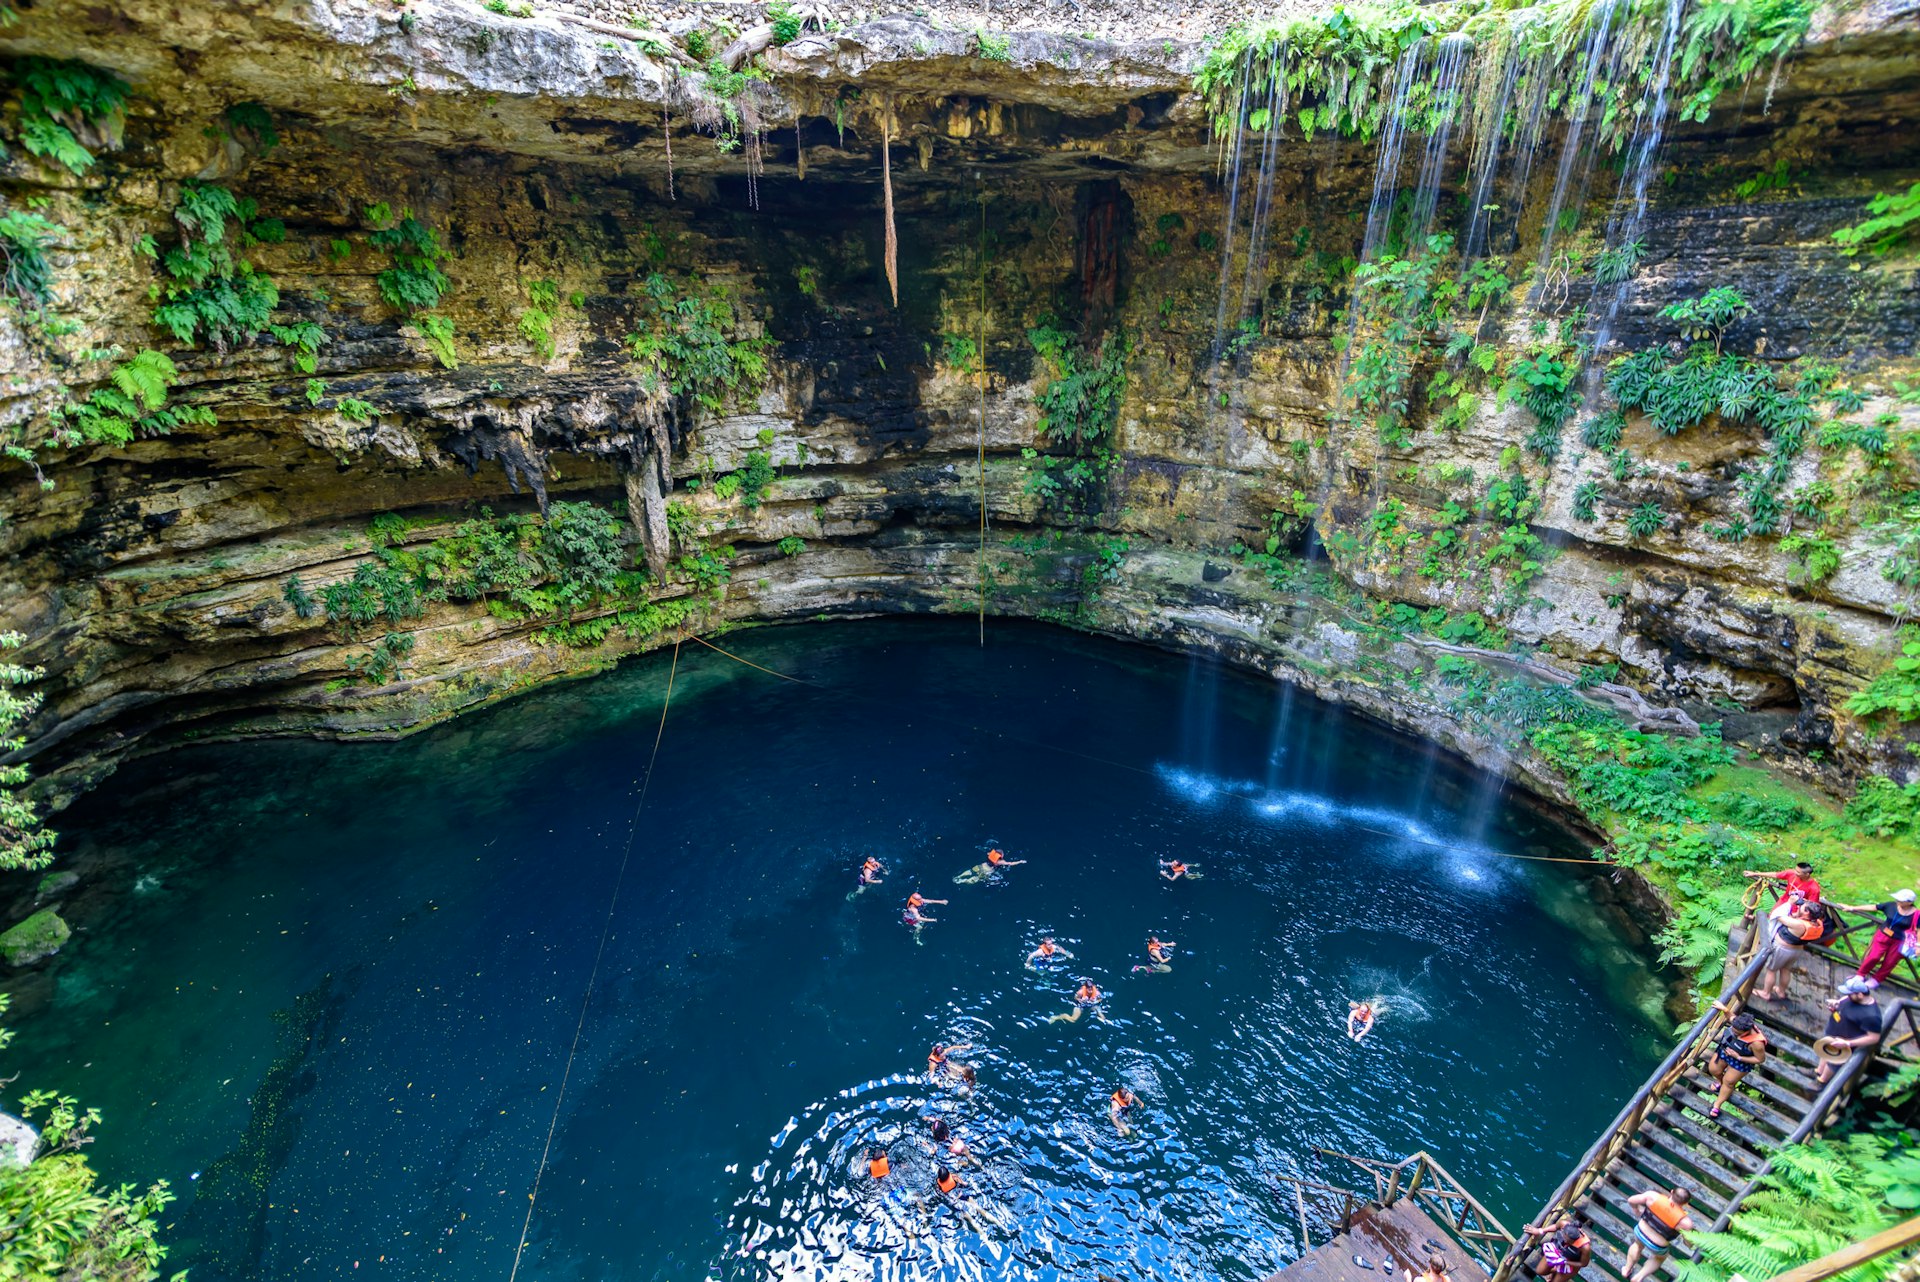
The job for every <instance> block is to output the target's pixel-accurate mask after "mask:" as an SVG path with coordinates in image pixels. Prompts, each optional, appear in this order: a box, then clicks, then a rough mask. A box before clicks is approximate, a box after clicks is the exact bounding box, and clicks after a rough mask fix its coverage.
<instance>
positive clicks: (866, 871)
mask: <svg viewBox="0 0 1920 1282" xmlns="http://www.w3.org/2000/svg"><path fill="white" fill-rule="evenodd" d="M886 871H887V866H886V865H885V864H883V863H881V862H880V861H879V860H878V859H875V858H874V857H873V856H872V855H868V856H867V861H866V862H865V863H863V864H861V865H860V884H861V885H862V886H878V885H879V884H880V883H881V881H882V880H883V879H884V874H885V873H886Z"/></svg>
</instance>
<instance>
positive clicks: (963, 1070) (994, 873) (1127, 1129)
mask: <svg viewBox="0 0 1920 1282" xmlns="http://www.w3.org/2000/svg"><path fill="white" fill-rule="evenodd" d="M1026 862H1027V861H1026V860H1024V859H1009V858H1008V857H1007V855H1006V852H1004V851H1002V850H1000V849H998V848H995V849H991V850H989V851H987V855H986V858H985V859H984V860H982V861H981V862H980V863H977V864H975V865H973V866H972V867H970V868H968V869H967V870H966V871H964V872H962V873H960V874H958V875H957V876H955V877H954V879H953V880H954V883H955V884H956V885H963V886H966V885H979V884H981V883H983V882H986V881H990V880H992V879H994V878H996V877H999V876H1000V875H1002V874H1003V873H1004V872H1005V870H1007V869H1009V868H1018V867H1020V866H1021V865H1022V864H1024V863H1026ZM886 874H887V868H886V865H885V864H883V863H882V862H881V861H880V860H878V859H876V858H874V857H872V856H868V857H867V858H866V859H865V860H863V861H862V863H861V865H860V870H859V874H858V877H857V884H856V885H855V887H854V889H853V891H852V894H851V895H849V898H851V897H852V895H857V894H859V893H861V892H862V891H864V890H865V889H866V888H867V887H869V886H877V885H880V884H881V883H882V882H883V881H884V880H885V879H886ZM1199 875H1200V874H1199V873H1198V872H1197V871H1196V869H1195V866H1194V865H1193V864H1190V863H1186V862H1185V861H1183V860H1179V859H1162V860H1160V861H1159V876H1160V877H1162V878H1163V879H1165V880H1167V881H1183V880H1190V879H1191V880H1197V879H1198V878H1199ZM947 903H948V901H947V900H945V899H931V898H928V897H927V896H925V895H923V894H921V893H920V892H919V891H917V890H916V891H914V892H912V893H910V894H909V895H908V896H907V900H906V904H905V905H904V907H903V908H902V909H901V914H900V919H901V921H902V923H903V924H905V925H906V926H908V927H910V928H912V930H913V936H914V942H915V943H920V942H922V940H921V931H922V930H923V929H924V928H925V927H927V926H930V925H932V924H934V922H935V920H936V918H934V917H933V916H932V915H931V914H929V913H928V912H927V911H926V909H927V907H928V906H929V905H940V906H944V905H946V904H947ZM1178 946H1179V941H1178V940H1173V939H1161V938H1160V937H1159V936H1158V935H1148V936H1147V947H1146V954H1147V955H1146V960H1145V961H1144V962H1141V963H1138V964H1136V965H1135V966H1134V967H1133V973H1134V974H1143V973H1144V974H1159V975H1164V974H1167V973H1169V972H1171V971H1172V970H1173V956H1174V952H1173V950H1174V949H1175V948H1176V947H1178ZM1072 960H1074V956H1073V954H1072V953H1070V952H1068V951H1067V950H1066V949H1065V948H1063V947H1061V946H1060V944H1059V943H1058V942H1056V941H1055V940H1054V938H1053V937H1052V936H1050V935H1049V936H1046V937H1045V938H1043V939H1041V941H1040V943H1039V945H1038V946H1037V947H1035V948H1034V950H1033V951H1032V952H1030V953H1028V954H1027V957H1026V967H1027V969H1029V970H1035V971H1039V970H1045V969H1047V968H1050V967H1052V966H1054V965H1055V964H1057V963H1059V962H1061V961H1072ZM1103 997H1104V995H1103V994H1102V993H1101V991H1100V988H1099V985H1097V984H1095V983H1094V982H1093V981H1092V980H1091V979H1081V980H1080V982H1079V986H1078V987H1077V988H1075V989H1074V993H1073V1005H1072V1006H1071V1007H1070V1008H1069V1009H1068V1010H1066V1011H1064V1012H1062V1013H1060V1014H1057V1015H1049V1016H1048V1017H1047V1022H1048V1023H1049V1024H1052V1023H1069V1024H1071V1023H1075V1022H1077V1021H1078V1020H1079V1019H1080V1017H1081V1016H1082V1015H1084V1014H1086V1013H1087V1012H1088V1011H1091V1012H1093V1016H1094V1018H1095V1019H1098V1020H1100V1021H1101V1022H1102V1023H1110V1022H1111V1021H1110V1020H1108V1019H1107V1016H1106V1014H1105V1012H1103V1011H1102V1010H1101V1009H1100V1004H1101V1002H1102V1000H1103ZM1378 1010H1379V1002H1378V1000H1377V999H1374V1000H1368V1001H1349V1002H1348V1003H1347V1036H1348V1037H1350V1038H1352V1039H1353V1040H1354V1041H1356V1042H1357V1041H1360V1040H1361V1039H1363V1038H1364V1037H1366V1035H1367V1034H1368V1033H1369V1032H1371V1031H1372V1030H1373V1025H1374V1021H1375V1019H1376V1016H1377V1013H1378ZM971 1049H973V1045H972V1043H970V1042H962V1043H958V1044H948V1043H945V1042H936V1043H935V1044H934V1045H933V1047H932V1048H931V1049H930V1050H929V1051H928V1052H927V1080H928V1083H929V1084H931V1085H934V1086H938V1087H944V1088H946V1089H949V1090H952V1091H953V1092H954V1093H955V1094H956V1095H959V1096H960V1097H962V1098H966V1097H968V1096H971V1095H972V1094H973V1091H974V1089H975V1087H976V1086H977V1085H978V1082H979V1077H978V1074H977V1072H976V1070H975V1069H974V1067H973V1065H971V1064H964V1063H962V1062H960V1060H959V1059H958V1058H956V1057H957V1056H959V1055H960V1054H962V1053H963V1052H965V1051H968V1050H971ZM1142 1107H1143V1105H1142V1104H1141V1102H1140V1098H1139V1096H1137V1095H1135V1094H1134V1093H1133V1091H1132V1090H1131V1089H1130V1088H1129V1087H1127V1086H1126V1084H1125V1083H1121V1084H1120V1085H1117V1086H1115V1087H1114V1089H1113V1092H1112V1094H1111V1095H1109V1096H1108V1098H1107V1116H1108V1118H1109V1120H1111V1121H1112V1123H1113V1127H1114V1130H1115V1131H1116V1132H1118V1133H1119V1134H1120V1136H1122V1137H1123V1138H1125V1137H1129V1136H1131V1135H1132V1134H1133V1125H1132V1123H1131V1121H1130V1120H1129V1119H1130V1118H1131V1117H1132V1116H1133V1115H1134V1114H1135V1113H1136V1111H1137V1110H1139V1109H1141V1108H1142ZM929 1134H930V1137H931V1138H930V1141H929V1143H930V1145H931V1148H930V1150H929V1151H930V1152H931V1154H932V1157H933V1160H934V1164H935V1173H934V1194H933V1197H934V1198H935V1199H937V1200H938V1201H940V1202H944V1203H946V1204H948V1205H951V1206H953V1207H955V1208H956V1209H957V1210H959V1211H960V1213H961V1214H962V1215H963V1217H964V1218H966V1219H967V1220H968V1221H969V1223H973V1222H975V1220H976V1215H975V1213H974V1211H973V1209H972V1207H971V1205H970V1203H969V1202H968V1193H967V1191H966V1189H965V1187H964V1182H963V1181H962V1180H961V1178H960V1176H959V1175H958V1174H956V1173H955V1170H954V1168H955V1167H957V1166H961V1165H964V1164H966V1163H967V1162H969V1161H970V1160H972V1154H971V1150H969V1149H968V1147H967V1144H966V1141H964V1140H963V1139H961V1138H960V1137H959V1136H958V1135H955V1134H954V1133H953V1129H952V1126H951V1125H950V1124H949V1123H948V1122H947V1120H946V1119H945V1118H939V1117H936V1118H934V1119H932V1122H931V1126H930V1132H929ZM866 1162H867V1175H868V1176H869V1178H870V1179H871V1180H872V1181H873V1182H874V1183H875V1184H882V1183H884V1182H885V1181H886V1180H888V1179H889V1178H891V1177H892V1175H893V1162H892V1159H891V1156H890V1154H889V1152H888V1150H887V1149H886V1148H885V1147H884V1146H881V1145H878V1144H874V1145H869V1146H868V1148H867V1156H866ZM922 1205H923V1206H930V1205H932V1202H930V1201H923V1202H922Z"/></svg>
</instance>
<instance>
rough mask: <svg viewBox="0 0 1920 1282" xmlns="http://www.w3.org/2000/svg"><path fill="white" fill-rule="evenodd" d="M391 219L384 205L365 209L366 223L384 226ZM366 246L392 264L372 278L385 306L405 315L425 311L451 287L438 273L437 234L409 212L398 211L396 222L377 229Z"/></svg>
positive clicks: (443, 256) (440, 251) (441, 259)
mask: <svg viewBox="0 0 1920 1282" xmlns="http://www.w3.org/2000/svg"><path fill="white" fill-rule="evenodd" d="M392 216H393V214H392V211H391V210H390V209H389V208H388V207H387V206H386V205H385V204H384V203H382V204H378V205H371V206H369V207H368V208H367V221H368V222H370V223H384V222H386V221H387V220H388V219H390V218H391V217H392ZM367 243H368V244H370V245H372V246H373V247H374V248H375V249H380V250H385V251H386V253H387V256H388V257H389V258H390V259H392V261H393V266H391V267H389V268H387V269H386V270H385V271H382V272H381V273H379V274H378V275H377V276H375V277H374V278H373V279H374V283H375V284H376V285H378V286H379V287H380V297H382V298H384V299H385V300H386V301H387V305H388V306H389V307H392V308H395V309H396V310H399V311H402V312H406V313H408V314H409V315H411V314H413V313H416V312H424V311H428V310H430V309H432V308H434V307H437V306H439V303H440V298H441V296H442V295H444V294H445V293H446V292H447V290H448V289H450V288H452V285H453V282H452V281H450V280H448V279H447V274H446V273H445V272H443V271H441V270H440V264H441V263H442V262H444V261H445V260H446V257H447V251H446V250H445V249H443V248H442V247H441V245H440V237H439V235H438V233H436V232H435V231H434V230H433V228H431V227H429V226H427V225H426V224H425V223H423V222H421V221H420V220H419V219H417V218H415V217H414V216H413V213H412V211H411V210H404V209H403V210H401V211H400V221H399V222H397V223H395V224H394V225H393V226H391V227H380V228H377V229H376V230H375V231H374V232H373V234H372V235H370V236H368V237H367Z"/></svg>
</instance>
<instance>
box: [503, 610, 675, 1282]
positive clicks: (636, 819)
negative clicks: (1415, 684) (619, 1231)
mask: <svg viewBox="0 0 1920 1282" xmlns="http://www.w3.org/2000/svg"><path fill="white" fill-rule="evenodd" d="M679 671H680V643H679V642H678V641H675V642H674V643H673V664H672V666H671V667H669V668H668V669H667V693H666V697H665V698H663V699H662V700H661V701H660V724H659V726H657V727H656V728H655V729H654V732H653V752H652V753H651V754H650V755H649V756H648V757H647V773H646V774H645V775H644V776H642V777H641V780H640V800H639V801H637V802H635V803H634V807H633V818H632V819H630V820H628V821H627V846H626V849H625V850H624V851H622V852H621V855H620V871H619V872H618V873H616V874H614V878H613V894H612V895H611V896H610V897H609V898H608V900H607V919H606V921H605V923H604V924H602V926H601V927H600V946H599V947H598V948H596V949H595V950H594V953H593V969H592V970H590V971H588V972H587V991H586V992H584V993H582V994H581V995H580V1019H579V1022H577V1023H576V1024H575V1025H574V1026H573V1045H571V1046H570V1047H568V1048H567V1066H566V1068H565V1070H564V1071H562V1072H561V1074H560V1093H559V1094H558V1095H556V1096H554V1099H553V1116H552V1118H550V1119H549V1120H548V1122H547V1142H546V1144H545V1145H544V1146H543V1147H542V1148H541V1150H540V1165H539V1167H538V1168H537V1169H536V1170H535V1171H534V1173H533V1188H532V1190H531V1191H530V1192H528V1194H527V1216H526V1218H525V1219H524V1220H522V1221H521V1222H520V1244H519V1245H518V1246H516V1247H515V1248H514V1250H513V1268H512V1269H511V1270H509V1271H508V1273H507V1282H514V1279H515V1278H517V1277H518V1276H519V1274H520V1259H521V1257H522V1256H523V1255H525V1254H526V1250H527V1232H528V1230H529V1229H530V1228H531V1227H532V1226H533V1208H534V1205H535V1204H536V1203H537V1202H538V1201H539V1200H540V1181H541V1180H542V1179H544V1178H545V1177H546V1174H547V1158H548V1157H549V1156H551V1155H552V1153H553V1135H554V1132H555V1131H556V1130H558V1129H559V1127H560V1106H561V1105H562V1104H564V1103H566V1099H567V1082H568V1081H569V1080H570V1079H571V1078H572V1077H573V1061H574V1058H575V1056H577V1055H578V1054H579V1053H580V1035H581V1034H582V1033H583V1032H584V1031H585V1030H586V1027H587V1007H588V1006H589V1005H590V1004H591V1003H592V1001H593V986H594V984H595V982H596V981H598V980H599V978H600V961H601V958H603V957H604V956H605V955H606V951H607V940H608V938H609V937H610V936H611V935H612V934H613V911H614V908H615V907H616V906H618V904H619V903H620V887H621V884H622V883H623V882H625V881H626V879H627V865H628V863H630V862H631V861H632V859H633V839H634V837H635V836H636V835H637V834H638V833H639V831H640V811H641V810H642V809H643V808H644V807H645V806H646V804H647V790H648V789H649V788H651V787H652V786H653V767H654V765H655V764H656V763H657V762H658V761H659V760H660V740H661V738H662V737H663V736H665V734H666V733H667V709H668V708H669V707H671V706H672V705H673V682H674V678H675V676H677V675H678V674H679Z"/></svg>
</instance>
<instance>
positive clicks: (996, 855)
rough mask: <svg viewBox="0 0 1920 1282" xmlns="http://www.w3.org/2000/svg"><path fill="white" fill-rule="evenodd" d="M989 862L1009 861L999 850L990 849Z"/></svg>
mask: <svg viewBox="0 0 1920 1282" xmlns="http://www.w3.org/2000/svg"><path fill="white" fill-rule="evenodd" d="M987 862H988V863H990V864H1004V863H1005V862H1007V857H1006V856H1005V855H1003V854H1001V853H1000V852H999V851H997V850H989V851H988V852H987Z"/></svg>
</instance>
